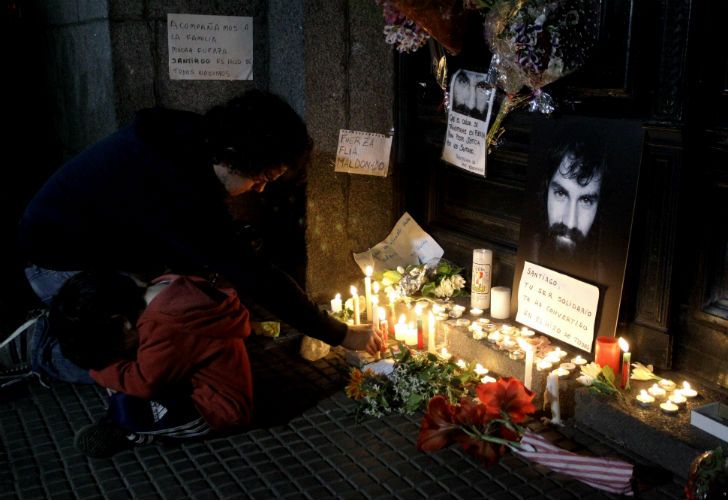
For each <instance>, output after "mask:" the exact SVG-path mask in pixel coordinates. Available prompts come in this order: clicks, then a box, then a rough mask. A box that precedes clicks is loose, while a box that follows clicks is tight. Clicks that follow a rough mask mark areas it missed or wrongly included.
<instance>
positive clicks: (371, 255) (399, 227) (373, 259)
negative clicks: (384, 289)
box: [354, 212, 445, 273]
mask: <svg viewBox="0 0 728 500" xmlns="http://www.w3.org/2000/svg"><path fill="white" fill-rule="evenodd" d="M444 253H445V251H444V250H443V249H442V247H441V246H440V245H438V244H437V242H436V241H435V240H434V239H433V238H432V236H430V235H429V234H427V233H426V232H425V231H424V230H423V229H422V228H421V227H420V225H419V224H417V222H415V220H414V219H413V218H412V216H411V215H410V214H408V213H407V212H405V213H404V214H403V215H402V217H400V218H399V220H398V221H397V223H396V224H395V225H394V227H393V228H392V231H391V232H390V233H389V234H388V235H387V237H386V238H384V240H383V241H381V242H379V243H377V244H376V245H374V247H372V248H371V249H369V250H367V251H366V252H361V253H355V254H354V260H355V261H356V263H357V265H358V266H359V267H360V268H361V270H362V272H364V269H365V268H366V266H372V268H373V269H374V272H375V273H380V272H383V271H386V270H388V269H395V268H396V267H397V266H403V267H406V266H408V265H409V264H420V263H425V262H429V261H431V260H433V259H439V258H440V257H442V255H443V254H444Z"/></svg>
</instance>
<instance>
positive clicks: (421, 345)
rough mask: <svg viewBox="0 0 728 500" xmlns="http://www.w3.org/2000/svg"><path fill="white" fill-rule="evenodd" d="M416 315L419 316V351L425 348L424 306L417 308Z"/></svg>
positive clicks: (417, 306)
mask: <svg viewBox="0 0 728 500" xmlns="http://www.w3.org/2000/svg"><path fill="white" fill-rule="evenodd" d="M415 315H416V316H417V349H420V350H422V349H424V348H425V327H424V325H423V324H422V304H417V305H416V306H415Z"/></svg>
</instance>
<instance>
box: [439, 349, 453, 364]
mask: <svg viewBox="0 0 728 500" xmlns="http://www.w3.org/2000/svg"><path fill="white" fill-rule="evenodd" d="M439 354H440V357H441V358H442V359H444V360H445V361H448V360H449V359H450V358H452V354H450V353H449V352H448V351H447V347H443V348H442V349H441V350H440V353H439Z"/></svg>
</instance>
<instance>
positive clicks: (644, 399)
mask: <svg viewBox="0 0 728 500" xmlns="http://www.w3.org/2000/svg"><path fill="white" fill-rule="evenodd" d="M636 399H637V404H638V405H640V406H644V407H647V406H651V405H652V403H654V402H655V398H653V397H652V396H650V395H649V394H647V391H646V390H644V389H642V390H641V391H640V393H639V394H638V395H637V398H636Z"/></svg>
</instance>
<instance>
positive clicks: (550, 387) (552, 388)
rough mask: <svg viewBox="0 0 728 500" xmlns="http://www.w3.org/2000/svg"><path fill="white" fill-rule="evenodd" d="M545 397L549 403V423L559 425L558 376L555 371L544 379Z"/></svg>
mask: <svg viewBox="0 0 728 500" xmlns="http://www.w3.org/2000/svg"><path fill="white" fill-rule="evenodd" d="M546 395H547V397H548V401H549V402H550V403H551V423H552V424H557V425H559V424H561V407H560V406H559V374H558V373H557V372H556V370H554V371H552V372H551V373H549V375H548V377H546Z"/></svg>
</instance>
